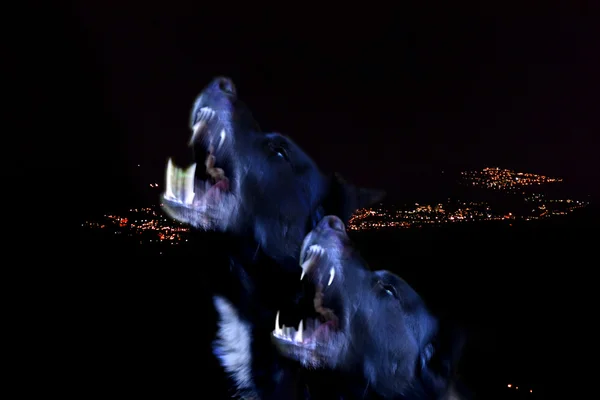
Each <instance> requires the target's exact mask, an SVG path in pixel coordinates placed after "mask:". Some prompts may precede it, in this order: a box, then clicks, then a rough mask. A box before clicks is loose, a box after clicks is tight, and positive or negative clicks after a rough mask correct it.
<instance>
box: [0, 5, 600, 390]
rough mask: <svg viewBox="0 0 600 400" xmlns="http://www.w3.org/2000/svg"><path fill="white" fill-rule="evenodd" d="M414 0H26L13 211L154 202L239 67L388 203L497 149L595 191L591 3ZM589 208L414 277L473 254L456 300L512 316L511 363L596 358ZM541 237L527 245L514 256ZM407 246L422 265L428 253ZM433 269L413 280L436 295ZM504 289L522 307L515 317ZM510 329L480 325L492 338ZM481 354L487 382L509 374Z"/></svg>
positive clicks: (267, 119)
mask: <svg viewBox="0 0 600 400" xmlns="http://www.w3.org/2000/svg"><path fill="white" fill-rule="evenodd" d="M420 4H421V3H417V2H413V3H409V4H408V5H407V4H403V5H401V6H397V7H398V8H392V6H391V5H390V6H385V7H384V6H383V5H379V6H375V5H370V4H364V3H360V4H357V5H355V6H351V5H346V6H339V7H336V6H330V7H328V8H324V7H323V5H320V6H319V7H316V6H312V5H309V4H304V3H298V4H279V5H275V6H273V5H270V6H259V5H257V4H245V5H240V6H237V5H234V4H227V5H226V6H225V7H224V8H217V7H215V6H211V5H208V4H206V3H203V2H169V3H160V4H158V3H157V4H154V3H147V2H126V3H122V2H114V1H108V2H103V3H102V4H100V3H97V2H93V3H90V2H87V3H86V2H74V3H70V4H69V3H57V5H52V6H50V5H49V4H46V5H42V4H35V5H32V6H31V7H32V8H31V9H29V10H23V11H25V13H24V16H25V17H26V18H25V19H24V21H26V22H24V23H22V24H18V26H16V27H15V29H14V30H13V31H12V32H11V35H9V36H7V39H8V42H9V44H10V45H11V48H10V50H15V53H10V54H14V56H12V57H10V60H9V61H14V60H16V61H17V63H14V64H13V63H12V62H9V63H8V66H9V67H11V68H13V67H14V69H11V70H10V73H9V74H8V75H7V77H8V78H9V80H13V82H12V83H13V84H16V85H13V87H14V86H16V90H15V95H14V96H13V97H12V99H13V101H12V102H11V106H13V105H17V110H16V111H15V114H14V116H15V117H17V122H18V124H19V125H18V126H19V129H18V130H17V131H16V132H17V133H10V134H8V135H7V136H6V138H7V139H6V140H7V147H6V148H7V149H8V150H9V151H8V152H9V153H10V154H8V157H6V160H8V163H7V167H6V168H3V172H2V174H3V180H4V182H5V183H6V182H12V180H14V181H16V183H17V184H19V183H20V184H21V185H22V186H23V189H24V190H27V189H31V188H33V191H31V192H32V194H31V195H27V196H25V195H23V193H24V192H23V191H22V188H21V186H9V188H10V190H9V191H8V193H10V194H11V195H12V197H8V199H9V200H10V203H11V204H10V207H11V208H9V210H14V209H22V207H19V206H17V205H15V204H14V199H20V201H21V202H22V203H26V202H29V203H27V204H28V205H31V206H32V207H31V208H29V209H27V214H29V215H31V214H33V215H34V216H35V218H36V219H37V220H42V221H44V222H45V223H46V224H48V225H44V226H43V227H42V228H40V226H39V225H35V226H32V227H30V228H29V229H30V230H31V231H37V232H38V233H39V231H40V229H41V230H42V231H43V232H45V233H47V232H48V231H47V229H48V226H59V225H61V224H66V223H67V221H68V222H70V221H71V220H72V219H73V218H72V217H76V218H75V219H77V220H78V219H79V217H84V216H87V215H91V214H95V213H102V212H105V211H106V210H110V209H118V208H123V207H130V206H131V205H135V204H140V203H142V202H148V201H151V200H152V198H153V196H156V193H155V192H151V191H148V190H147V188H148V185H149V184H150V183H153V182H158V183H159V184H162V179H163V178H162V177H163V171H164V165H165V163H166V160H167V158H168V157H169V156H174V157H176V159H184V158H185V156H186V152H187V147H186V146H185V143H186V141H187V139H188V136H189V128H188V126H187V124H188V117H189V111H190V108H191V105H192V103H193V100H194V98H195V96H196V95H197V94H198V93H199V92H200V90H201V89H202V88H203V87H204V85H206V84H207V83H208V82H209V80H210V79H211V78H213V77H214V76H217V75H226V76H230V77H231V78H233V80H234V82H235V83H236V84H237V87H238V91H239V93H240V95H241V97H243V98H244V99H245V101H246V102H247V103H248V105H249V106H250V108H251V109H252V110H253V112H254V114H255V117H256V118H257V119H258V121H259V122H260V123H261V125H262V128H263V129H265V130H276V131H280V132H282V133H285V134H288V135H290V136H291V137H292V138H293V139H294V140H295V141H297V142H298V143H299V144H300V146H301V147H302V148H304V149H305V150H306V151H307V152H308V153H309V154H310V155H311V156H312V157H313V158H314V159H315V160H316V161H317V162H318V163H319V165H321V166H322V167H323V169H324V170H326V171H331V170H336V171H339V172H341V173H342V174H343V175H344V176H346V177H347V178H348V179H349V180H351V181H352V182H354V183H357V184H360V185H364V186H371V187H379V188H384V189H386V190H387V191H388V193H389V197H388V201H392V202H393V201H402V200H406V199H413V198H418V197H419V196H426V195H430V194H431V193H435V192H436V188H435V185H434V183H433V182H435V181H434V180H432V176H436V175H437V174H439V172H440V170H448V171H454V170H459V169H460V168H479V167H483V166H496V165H497V166H500V167H506V168H515V169H519V170H526V171H527V172H536V173H542V174H548V175H557V176H561V177H564V178H565V180H567V181H568V182H569V183H570V184H572V185H573V187H575V188H576V190H578V191H579V192H581V193H583V194H586V195H587V194H592V195H597V194H598V187H600V185H598V184H597V182H598V178H600V176H599V171H600V168H599V165H598V157H597V155H596V152H597V137H598V136H597V132H598V127H599V125H600V124H599V123H598V117H597V110H596V109H597V106H598V104H600V102H599V101H598V100H599V99H598V93H599V89H600V78H598V71H599V70H600V62H599V60H598V57H599V54H600V52H599V51H598V50H599V46H598V37H599V35H598V34H599V32H598V27H597V26H598V25H597V23H596V21H597V19H596V17H595V16H594V15H592V14H591V11H590V10H588V8H587V7H586V6H585V4H583V3H577V2H569V3H567V2H565V3H564V4H563V5H561V6H560V7H558V6H556V7H555V6H548V5H543V6H542V5H535V6H534V5H533V4H531V5H529V3H527V4H526V5H525V3H523V4H520V5H519V6H516V5H515V6H512V5H506V3H500V2H481V4H480V3H477V2H466V3H461V4H457V3H456V2H453V3H451V4H449V5H441V4H429V3H428V4H422V5H420ZM395 7H396V6H395ZM7 96H8V95H7ZM19 106H24V107H19ZM9 110H10V111H12V107H11V108H10V109H9ZM138 165H139V166H138ZM31 177H35V182H32V181H31V179H32V178H31ZM27 193H28V192H27ZM5 199H6V197H5ZM17 214H19V213H17ZM585 215H586V217H581V218H580V219H579V220H577V221H576V222H574V223H573V225H571V226H570V228H569V229H570V230H568V229H566V228H565V229H562V228H561V229H557V230H556V231H553V232H558V233H556V234H555V235H549V236H547V237H544V238H541V237H540V236H539V235H537V236H536V235H533V236H535V237H533V236H525V237H518V238H517V237H514V236H510V235H508V236H504V237H503V238H504V239H505V240H508V239H509V238H510V239H511V241H510V244H499V243H498V242H494V243H490V242H486V241H485V240H484V238H482V237H481V235H479V236H477V234H473V235H474V236H477V237H478V239H479V242H478V244H477V245H476V246H475V249H476V250H473V251H470V250H469V251H466V250H465V247H466V246H467V245H466V244H464V243H462V244H461V243H460V242H458V241H457V244H456V246H457V247H458V248H460V249H461V250H457V251H451V250H449V249H450V248H452V247H453V246H450V245H447V247H448V248H447V249H446V250H444V251H441V252H440V254H441V255H443V256H439V257H438V258H437V259H436V260H435V261H433V260H430V261H428V262H423V265H424V267H423V274H422V275H421V278H418V277H416V278H415V279H420V280H421V281H423V280H424V279H425V278H424V277H425V276H427V277H429V278H430V277H432V276H434V277H435V276H436V275H435V274H436V273H437V274H439V273H440V272H439V271H440V270H442V269H445V271H446V274H448V275H452V274H449V273H448V269H451V268H455V266H456V265H462V266H463V267H462V268H461V269H457V270H456V271H457V272H456V274H454V275H453V276H455V277H456V279H455V280H453V281H452V283H453V284H455V285H459V284H461V285H462V286H456V291H461V293H463V296H465V297H466V298H468V299H469V301H467V300H464V301H461V302H457V303H452V304H454V305H455V307H456V308H457V309H459V308H460V307H467V305H470V306H471V307H472V308H471V309H470V312H469V315H470V318H471V320H475V321H476V320H477V315H479V314H481V315H482V318H483V316H485V318H487V319H491V320H493V321H494V322H495V323H496V325H498V321H499V320H500V319H502V315H506V324H507V326H509V325H510V324H517V327H515V326H513V328H514V329H512V330H511V332H513V333H512V334H511V335H510V340H512V342H511V343H521V344H520V345H518V349H519V350H518V351H517V350H515V360H516V361H515V362H514V365H519V368H520V369H519V371H520V372H519V374H520V376H524V378H523V379H530V380H536V381H537V382H544V383H545V384H546V385H548V384H549V382H558V381H559V380H557V379H555V378H556V375H557V374H558V375H559V376H561V379H560V382H564V381H567V382H570V381H569V380H568V379H566V378H565V376H566V374H573V371H577V374H579V373H580V371H581V369H582V368H581V367H578V365H579V364H577V363H576V362H575V361H573V360H574V358H571V357H567V356H569V355H570V354H571V353H574V354H575V355H579V356H582V357H584V358H586V357H588V356H586V355H585V354H587V351H586V350H585V347H586V345H585V342H586V341H585V340H583V339H582V338H583V337H584V336H585V335H584V334H583V333H582V332H583V331H584V329H583V326H585V325H586V324H588V321H587V319H586V318H585V317H584V314H583V311H582V310H583V309H584V308H585V307H586V304H587V303H586V302H585V301H584V300H585V299H582V298H581V297H582V296H583V297H585V296H588V293H589V292H586V288H587V286H588V285H589V283H590V278H589V276H588V275H589V273H590V268H593V265H595V263H596V262H595V257H594V258H591V257H592V255H591V254H589V253H590V248H592V247H593V246H594V245H593V244H592V245H590V243H593V241H594V237H595V234H596V232H595V230H596V225H595V223H592V222H591V221H592V216H595V215H597V214H593V213H590V214H585ZM19 216H20V214H19ZM9 217H10V216H9ZM559 233H560V234H559ZM48 236H52V235H48ZM61 240H62V239H61ZM440 240H443V241H445V242H447V241H448V240H456V236H455V235H450V236H449V237H447V238H443V239H440ZM465 240H466V239H465ZM498 240H500V239H498ZM376 242H378V243H387V244H386V246H387V248H390V247H394V246H395V245H394V243H398V242H397V241H392V242H385V241H382V240H379V241H376ZM421 243H426V242H421ZM507 243H508V242H507ZM64 245H65V242H63V246H64ZM423 246H428V245H425V244H424V245H423ZM531 248H534V249H536V251H532V252H531V253H530V254H531V255H530V256H527V257H525V259H526V261H524V259H523V258H524V257H520V256H514V257H511V256H509V255H508V254H509V253H510V254H516V253H518V252H520V251H525V250H526V249H531ZM61 249H62V248H61ZM414 249H420V250H419V251H416V250H415V251H410V254H411V257H412V258H411V260H412V261H411V263H412V265H415V264H418V263H420V261H419V259H418V258H415V255H419V254H421V255H424V254H427V252H431V251H435V249H433V250H432V249H429V248H427V247H424V248H419V247H415V248H414ZM407 251H408V250H407ZM586 251H587V252H586ZM367 252H368V250H367ZM417 253H418V254H417ZM528 254H529V253H528ZM540 254H545V255H544V256H540ZM403 255H404V253H402V254H401V256H403ZM498 255H502V257H500V256H498ZM391 256H392V255H391V254H390V257H391ZM426 258H427V257H425V256H424V259H426ZM442 260H445V264H443V263H444V261H442ZM390 262H392V261H390ZM393 262H397V261H393ZM466 265H468V266H469V267H468V268H467V267H466ZM469 268H470V269H469ZM472 271H477V272H476V273H474V272H472ZM488 273H489V274H488ZM507 274H517V275H515V276H518V278H515V281H518V282H519V283H518V284H515V285H516V286H510V282H511V280H510V279H508V278H506V276H507ZM497 276H504V277H505V278H503V279H496V278H495V277H497ZM483 277H485V279H483ZM429 280H430V281H431V279H429ZM469 280H471V281H472V282H471V281H469ZM461 282H462V283H461ZM481 285H483V288H482V286H481ZM440 286H444V285H440ZM428 287H429V289H427V288H428ZM432 287H433V286H427V285H426V284H425V283H423V284H422V285H420V286H419V290H421V291H424V292H428V294H429V295H430V296H431V297H434V298H435V295H436V293H435V291H434V290H432V289H431V288H432ZM436 287H437V286H436ZM473 287H475V288H478V289H477V290H474V291H465V290H466V288H473ZM527 287H529V288H530V289H529V290H525V288H527ZM486 288H488V289H489V290H486ZM515 288H517V289H518V290H517V289H515ZM443 293H444V294H445V295H447V292H443ZM438 294H439V292H438ZM478 296H479V297H478ZM503 296H505V297H506V299H509V300H510V301H509V300H507V302H508V303H510V307H509V306H508V305H507V304H508V303H506V304H504V308H502V307H500V308H496V312H489V313H488V312H487V311H486V305H485V304H489V302H491V301H496V303H494V304H501V305H502V303H503V301H504V300H503ZM439 299H442V300H443V297H442V296H441V295H439V296H438V300H434V301H438V302H439V301H441V300H439ZM482 299H485V300H482ZM486 302H487V303H486ZM477 307H480V309H479V308H477ZM511 307H514V309H515V310H521V311H519V315H520V316H519V318H518V319H517V320H516V321H517V322H511V319H510V311H509V310H510V309H511ZM519 307H520V308H519ZM492 308H493V307H492ZM500 310H501V311H500ZM540 310H543V312H542V311H540ZM535 312H538V313H539V315H541V316H540V317H539V318H534V317H532V318H531V319H529V318H528V316H529V315H530V314H531V313H535ZM542 316H543V317H542ZM527 321H528V322H527ZM519 329H520V332H522V334H523V338H522V341H521V342H519V335H518V334H516V333H514V332H519ZM498 332H500V333H498ZM502 332H504V331H502V330H500V331H496V330H490V331H489V336H487V337H486V336H485V335H484V336H480V339H479V340H480V342H481V343H486V342H487V341H489V343H490V345H492V344H493V343H497V342H498V341H501V340H502V338H501V337H499V336H501V335H503V333H502ZM582 347H583V348H582ZM480 348H485V346H484V347H480ZM515 348H517V347H515ZM528 349H530V350H528ZM498 351H500V350H498ZM528 351H530V353H528ZM498 354H500V353H498V352H497V353H490V354H489V355H488V356H485V357H484V359H487V360H488V361H489V359H490V358H493V357H497V356H498ZM503 354H504V355H506V352H504V353H503ZM519 354H520V355H519ZM524 354H529V356H527V357H525V356H524ZM519 357H522V358H519ZM523 357H525V358H523ZM519 360H525V361H522V362H521V361H519ZM486 365H488V366H487V367H486V368H490V370H489V372H490V375H491V376H492V378H490V381H493V380H494V378H493V376H494V374H501V373H505V374H506V375H510V371H509V372H507V368H508V367H506V368H500V367H498V369H492V367H491V365H493V363H488V364H486ZM503 365H504V364H503ZM500 370H502V371H500ZM527 371H531V374H530V375H527V373H526V372H527ZM536 371H537V372H536ZM507 379H508V378H507ZM501 380H502V379H500V378H499V379H498V381H501ZM581 380H582V378H581V377H579V381H581Z"/></svg>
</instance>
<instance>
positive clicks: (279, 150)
mask: <svg viewBox="0 0 600 400" xmlns="http://www.w3.org/2000/svg"><path fill="white" fill-rule="evenodd" d="M269 147H270V150H271V153H272V154H273V155H274V156H275V157H280V158H282V159H284V160H289V157H288V152H287V150H286V149H285V147H283V146H279V145H276V144H272V145H270V146H269Z"/></svg>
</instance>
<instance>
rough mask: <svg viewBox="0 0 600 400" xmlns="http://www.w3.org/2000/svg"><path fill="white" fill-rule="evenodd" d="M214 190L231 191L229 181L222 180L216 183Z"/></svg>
mask: <svg viewBox="0 0 600 400" xmlns="http://www.w3.org/2000/svg"><path fill="white" fill-rule="evenodd" d="M212 188H218V189H219V190H229V179H227V178H223V179H221V180H220V181H219V182H217V183H215V184H214V186H213V187H212Z"/></svg>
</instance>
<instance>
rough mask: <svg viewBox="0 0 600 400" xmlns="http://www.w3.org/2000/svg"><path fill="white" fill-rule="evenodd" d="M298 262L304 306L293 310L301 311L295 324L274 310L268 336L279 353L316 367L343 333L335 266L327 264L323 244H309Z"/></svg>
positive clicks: (328, 354) (321, 362) (328, 355)
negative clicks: (270, 335) (287, 321)
mask: <svg viewBox="0 0 600 400" xmlns="http://www.w3.org/2000/svg"><path fill="white" fill-rule="evenodd" d="M301 266H302V273H301V277H300V279H301V280H302V281H303V283H304V298H303V301H304V304H305V307H304V308H303V309H302V311H300V312H299V313H298V312H295V313H294V314H296V315H298V314H300V315H301V318H300V320H299V322H298V323H297V325H296V326H297V328H295V327H289V326H285V325H282V324H280V318H281V315H280V313H279V312H278V313H277V316H276V318H275V329H274V330H273V333H272V338H273V341H274V343H275V345H276V346H277V348H278V349H279V351H280V353H281V354H282V355H284V356H286V357H288V358H292V359H295V360H297V361H300V362H301V363H302V364H303V365H305V366H308V367H317V366H320V365H322V364H324V363H325V361H326V360H325V359H326V358H329V357H330V356H331V354H332V351H331V350H332V346H337V345H338V343H339V342H340V340H339V339H340V336H343V335H344V329H343V328H344V326H343V325H344V323H343V307H342V304H341V302H340V296H339V294H338V293H337V292H336V290H335V289H334V286H333V285H332V284H333V283H334V281H335V271H336V269H335V268H334V267H332V266H330V265H329V263H328V260H327V251H326V250H325V249H324V248H323V247H321V246H319V245H311V246H309V247H308V248H307V249H306V251H304V252H303V257H301ZM307 303H308V304H307Z"/></svg>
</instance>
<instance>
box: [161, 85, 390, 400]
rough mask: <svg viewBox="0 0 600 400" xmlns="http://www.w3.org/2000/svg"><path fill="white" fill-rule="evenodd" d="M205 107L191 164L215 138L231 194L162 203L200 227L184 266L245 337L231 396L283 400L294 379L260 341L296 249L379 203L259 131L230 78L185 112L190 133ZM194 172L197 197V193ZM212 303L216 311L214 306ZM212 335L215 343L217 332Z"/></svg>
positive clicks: (291, 282) (293, 291)
mask: <svg viewBox="0 0 600 400" xmlns="http://www.w3.org/2000/svg"><path fill="white" fill-rule="evenodd" d="M207 107H208V108H210V109H211V110H213V111H214V112H215V114H216V117H217V118H216V119H213V120H212V123H211V124H209V125H208V128H207V129H206V130H205V133H204V135H202V137H201V138H200V139H198V138H196V139H195V141H194V142H193V146H194V152H195V157H196V162H197V165H198V166H201V165H203V163H204V159H205V157H206V151H207V149H208V148H209V147H210V146H211V144H212V145H213V146H214V144H215V143H216V142H217V141H218V140H219V136H218V135H219V134H220V132H221V131H222V130H224V131H225V132H226V139H225V141H224V144H223V146H222V147H220V148H219V149H218V150H216V151H215V153H214V154H216V166H218V167H221V168H223V169H224V170H225V173H226V176H227V177H228V178H229V187H230V189H231V190H230V191H228V192H222V193H220V196H221V199H222V201H220V202H219V201H215V200H214V199H210V201H207V202H204V203H202V202H200V201H196V202H195V203H194V204H184V203H183V202H182V201H181V199H179V198H173V197H172V196H171V197H169V196H165V198H164V199H163V203H164V207H165V211H166V212H167V213H168V214H169V215H170V216H171V217H173V218H175V219H178V220H179V221H181V222H184V223H187V224H190V225H192V226H195V227H197V228H199V229H198V230H197V231H196V232H195V234H194V237H193V238H192V243H193V244H192V249H191V251H192V252H193V255H192V257H193V258H192V259H193V260H196V261H195V263H196V264H197V265H198V270H199V271H200V272H201V273H202V274H203V276H204V277H205V283H206V286H207V287H208V290H210V291H211V293H212V294H213V295H214V296H220V298H221V299H225V300H226V302H227V304H229V305H231V306H232V307H233V309H234V310H235V312H236V314H237V315H238V316H239V318H240V319H241V320H242V321H243V322H244V323H245V324H247V326H248V327H249V328H250V330H251V339H252V341H251V353H252V365H251V375H252V377H251V378H252V379H251V380H252V384H251V386H249V387H247V388H243V390H241V391H239V392H237V393H238V394H240V395H242V396H248V397H252V396H256V395H257V396H259V397H261V398H263V399H267V398H282V397H281V396H288V394H286V395H283V394H281V393H280V392H277V390H279V389H281V388H282V387H287V386H288V385H287V384H286V383H285V382H287V380H293V378H291V377H290V376H288V375H285V374H282V373H281V363H282V362H283V363H285V362H286V361H285V360H283V361H282V360H281V359H280V357H279V356H278V355H277V353H276V352H275V351H274V349H273V347H272V345H271V343H270V339H269V338H270V332H271V331H272V329H273V321H274V318H275V313H276V311H277V307H278V306H281V305H282V304H284V305H285V304H292V303H294V301H295V300H296V295H297V292H298V291H299V280H298V275H299V273H300V268H299V260H298V256H299V254H300V246H301V244H302V241H303V239H304V237H305V235H306V234H307V233H308V231H309V230H310V229H312V228H313V227H314V226H315V224H316V222H317V221H319V220H320V219H321V218H322V217H323V216H324V215H325V214H332V215H337V216H339V217H340V218H342V219H344V220H347V219H348V218H349V216H350V215H351V214H352V212H354V211H355V210H356V209H357V208H359V207H363V206H367V205H369V204H371V203H373V202H375V201H377V200H379V199H380V198H381V197H382V196H383V192H381V191H369V190H366V189H359V188H356V187H354V186H352V185H350V184H348V183H346V182H343V181H342V180H341V179H340V178H339V177H338V176H336V175H332V176H325V175H323V174H322V173H321V172H320V171H319V169H318V167H317V166H316V164H315V163H314V162H313V161H312V160H311V159H310V157H308V156H307V155H306V154H305V153H304V152H303V151H302V149H300V148H299V147H298V146H297V145H296V144H294V143H293V142H292V141H291V140H290V139H289V138H287V137H285V136H282V135H280V134H277V133H263V132H260V130H259V129H258V124H256V122H255V121H254V120H253V118H252V116H251V114H250V112H249V111H248V109H247V108H246V107H245V105H244V104H242V103H241V102H240V101H239V99H238V96H237V92H236V89H235V87H234V86H233V83H232V82H231V80H229V79H226V78H217V79H215V80H214V81H212V82H211V83H210V84H209V85H208V86H207V87H206V88H205V89H204V90H203V92H202V93H201V94H200V96H199V97H198V99H197V100H196V103H195V105H194V108H193V110H192V117H191V125H192V127H197V126H198V123H199V122H201V121H202V112H203V111H202V110H205V109H206V108H207ZM215 121H216V122H215ZM220 163H221V164H220ZM200 168H201V167H197V169H196V177H197V178H196V181H195V185H196V193H199V190H198V188H199V187H202V186H201V185H203V183H202V178H203V176H200V175H202V172H199V171H200ZM218 304H219V305H221V306H222V305H223V304H224V303H223V302H222V301H221V300H218ZM211 315H212V314H211ZM211 332H215V334H217V329H216V328H214V327H213V328H211ZM238 344H239V343H238ZM226 351H227V350H224V349H223V348H222V346H218V345H217V346H215V353H216V355H217V357H221V358H223V357H225V356H227V354H223V352H226ZM229 355H231V354H229ZM201 364H202V362H199V364H198V365H201ZM200 373H201V372H200V371H199V374H200ZM215 382H216V381H215ZM278 383H281V384H280V385H278ZM215 384H216V383H215ZM228 385H229V387H230V389H231V390H229V391H228V392H227V393H226V396H225V397H227V396H231V394H235V393H236V391H237V389H235V386H236V382H235V379H233V380H230V382H229V384H228ZM213 386H214V385H213ZM200 393H201V389H199V394H200ZM217 396H218V395H217V394H215V397H213V398H217Z"/></svg>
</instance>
